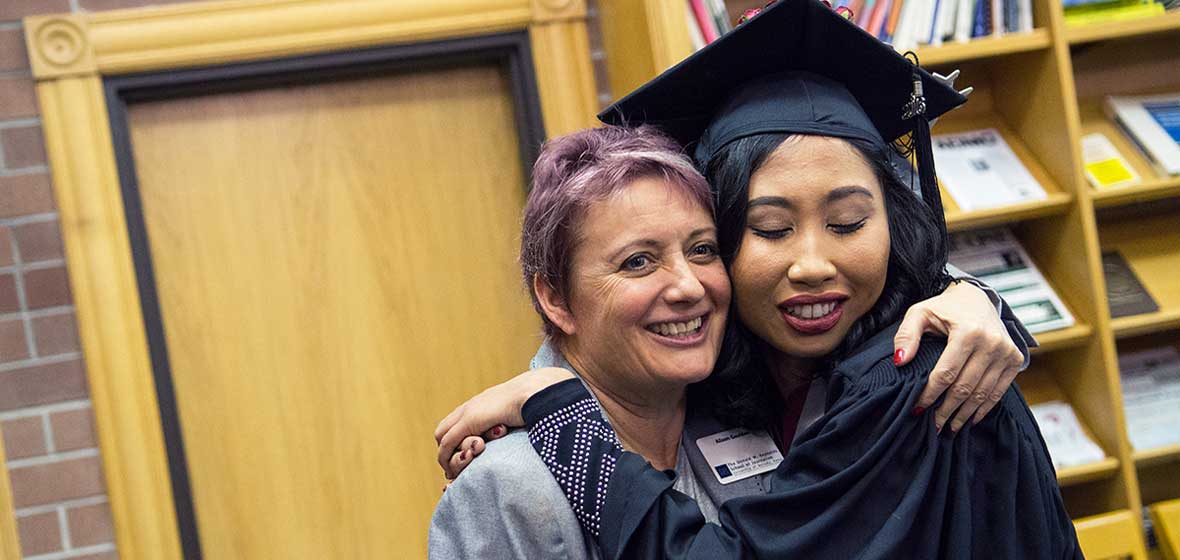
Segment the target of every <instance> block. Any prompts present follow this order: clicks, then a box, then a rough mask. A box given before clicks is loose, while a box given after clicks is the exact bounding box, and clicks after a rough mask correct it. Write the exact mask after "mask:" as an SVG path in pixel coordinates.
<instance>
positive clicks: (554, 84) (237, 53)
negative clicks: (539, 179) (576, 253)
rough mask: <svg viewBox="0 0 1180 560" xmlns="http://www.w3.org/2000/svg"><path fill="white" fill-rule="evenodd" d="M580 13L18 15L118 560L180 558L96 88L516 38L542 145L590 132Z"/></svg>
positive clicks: (205, 7) (564, 3)
mask: <svg viewBox="0 0 1180 560" xmlns="http://www.w3.org/2000/svg"><path fill="white" fill-rule="evenodd" d="M585 13H586V7H585V0H431V1H429V2H426V1H423V0H224V1H214V2H199V3H192V4H178V5H170V6H158V7H149V8H136V9H128V10H116V11H110V12H101V13H81V14H74V15H69V14H67V15H51V16H40V17H29V18H26V19H25V29H26V30H27V41H28V46H29V49H28V50H29V57H30V60H31V66H32V69H33V75H34V76H35V78H36V80H37V82H38V83H37V95H38V100H39V102H40V105H41V109H42V124H43V128H44V133H45V142H46V148H47V152H48V155H49V161H50V167H51V171H52V175H53V182H54V193H55V196H56V198H57V205H58V208H59V211H60V219H61V226H62V230H63V239H64V244H65V249H66V259H67V263H68V270H69V275H70V285H71V290H72V292H73V294H74V301H75V305H76V308H77V315H78V330H79V337H80V339H81V342H82V349H83V354H84V356H85V360H86V368H87V377H88V381H89V384H90V389H91V398H92V401H93V403H94V411H95V421H96V431H97V432H98V437H99V443H100V447H101V449H102V459H103V470H104V473H105V477H106V483H107V489H108V492H109V495H110V505H111V511H112V515H113V518H114V522H115V535H116V541H117V545H118V548H119V553H120V556H122V557H124V558H152V559H157V558H159V559H175V558H180V557H181V547H180V541H179V535H178V532H177V526H176V520H175V517H174V516H175V513H174V512H175V509H174V505H173V498H172V489H171V486H170V482H169V481H170V478H169V474H168V460H167V455H166V452H165V448H164V441H163V434H162V431H161V426H160V421H159V413H158V408H157V403H156V394H155V387H154V381H153V377H152V369H151V363H150V358H149V352H148V346H147V336H146V332H145V330H144V325H143V319H142V316H141V310H140V309H141V308H140V302H139V292H138V286H137V280H136V276H135V269H134V264H133V259H132V255H131V248H130V241H129V237H128V233H127V229H126V221H125V219H124V209H123V199H122V194H121V190H120V184H119V177H118V173H117V171H116V163H115V152H114V147H113V142H112V138H111V133H110V123H109V118H108V114H107V107H106V98H105V96H104V91H103V86H102V80H103V78H105V77H109V76H116V75H120V74H127V73H133V72H146V71H167V70H171V69H181V68H191V67H195V66H206V65H216V64H231V63H239V62H248V61H254V60H264V59H275V58H282V57H291V56H298V55H311V54H319V53H327V52H336V51H341V50H346V49H360V48H367V47H378V46H386V45H393V44H405V43H414V42H422V41H433V40H444V39H454V38H463V37H473V36H480V35H489V34H493V33H503V32H527V33H528V34H529V37H530V41H531V51H532V56H533V62H534V69H535V75H536V79H537V84H538V90H539V95H540V102H541V103H540V105H541V111H542V116H543V119H544V122H545V126H546V130H547V131H548V134H549V135H551V136H552V135H556V134H563V133H566V132H571V131H573V130H576V129H579V128H584V127H587V126H592V125H593V124H594V122H595V121H594V114H595V112H596V110H597V104H596V100H595V87H594V76H593V71H592V68H591V62H590V52H589V42H588V38H587V35H586V26H585ZM0 505H3V504H2V500H0ZM0 509H2V508H0ZM2 515H3V514H0V516H2ZM5 531H6V529H5V527H4V526H3V524H2V522H0V540H6V541H7V540H8V539H5V538H4V535H3V533H4V532H5ZM5 552H6V551H5V549H4V545H0V559H4V558H5V556H4V553H5Z"/></svg>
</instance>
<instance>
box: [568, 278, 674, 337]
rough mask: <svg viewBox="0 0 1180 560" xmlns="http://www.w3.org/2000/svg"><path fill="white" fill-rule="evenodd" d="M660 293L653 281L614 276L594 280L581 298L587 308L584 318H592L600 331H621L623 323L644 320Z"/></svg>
mask: <svg viewBox="0 0 1180 560" xmlns="http://www.w3.org/2000/svg"><path fill="white" fill-rule="evenodd" d="M658 296H659V289H658V287H656V286H655V283H654V282H650V281H645V279H643V278H618V277H611V278H606V279H601V280H599V281H597V282H594V286H593V289H592V290H588V291H587V292H586V293H585V295H584V297H582V298H580V299H581V301H580V303H581V306H580V307H581V309H584V310H586V313H585V314H583V318H584V319H588V320H590V321H593V322H594V323H595V324H596V326H597V328H596V330H599V332H600V334H601V335H604V336H611V335H614V334H617V333H619V332H621V331H620V330H619V329H620V328H621V327H626V326H629V325H634V324H636V323H639V322H642V320H643V318H644V317H645V316H646V315H647V313H648V310H649V309H650V308H651V305H652V302H654V301H656V298H657V297H658ZM575 314H577V310H576V309H575ZM578 320H579V318H578V317H575V321H578Z"/></svg>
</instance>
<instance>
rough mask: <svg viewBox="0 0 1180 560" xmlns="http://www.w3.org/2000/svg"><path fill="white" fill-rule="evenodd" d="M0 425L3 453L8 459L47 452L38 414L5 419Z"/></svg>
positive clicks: (43, 431) (42, 427) (43, 429)
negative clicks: (2, 437)
mask: <svg viewBox="0 0 1180 560" xmlns="http://www.w3.org/2000/svg"><path fill="white" fill-rule="evenodd" d="M0 426H2V427H3V432H4V454H5V455H6V456H7V457H8V459H9V460H12V459H23V458H25V457H36V456H38V455H44V454H46V453H48V452H49V448H48V447H47V446H46V445H45V427H44V426H43V425H42V424H41V417H40V416H30V417H27V418H17V419H15V420H5V421H4V422H3V424H0Z"/></svg>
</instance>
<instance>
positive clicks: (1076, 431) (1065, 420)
mask: <svg viewBox="0 0 1180 560" xmlns="http://www.w3.org/2000/svg"><path fill="white" fill-rule="evenodd" d="M1029 409H1031V410H1032V413H1033V417H1034V418H1036V419H1037V426H1038V427H1040V428H1041V436H1042V437H1044V438H1045V447H1048V448H1049V456H1050V457H1051V458H1052V459H1053V466H1054V467H1056V468H1059V469H1060V468H1064V467H1073V466H1077V465H1085V464H1087V463H1094V462H1097V461H1101V460H1103V459H1105V458H1106V454H1105V453H1103V452H1102V448H1101V447H1098V444H1096V443H1094V440H1092V439H1090V438H1089V437H1088V436H1086V432H1085V431H1084V430H1082V424H1081V423H1080V422H1078V417H1077V416H1076V415H1075V414H1074V413H1073V407H1072V406H1070V405H1069V404H1068V403H1063V402H1061V401H1050V402H1047V403H1041V404H1034V405H1032V406H1029Z"/></svg>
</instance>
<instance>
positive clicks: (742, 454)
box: [697, 428, 783, 484]
mask: <svg viewBox="0 0 1180 560" xmlns="http://www.w3.org/2000/svg"><path fill="white" fill-rule="evenodd" d="M697 448H699V449H700V450H701V454H702V455H704V456H705V460H706V461H708V462H709V466H710V467H712V469H713V475H714V476H716V477H717V482H720V483H721V484H729V483H730V482H735V481H738V480H742V479H745V478H749V477H751V476H754V475H756V474H762V473H764V472H770V471H773V470H774V469H775V468H776V467H778V464H779V463H781V462H783V454H782V453H780V452H779V450H778V447H777V446H775V444H774V440H773V439H770V436H769V435H767V433H766V432H765V431H762V430H746V429H742V428H738V429H735V430H726V431H724V432H717V433H715V434H713V435H711V436H705V437H703V438H700V439H698V440H697Z"/></svg>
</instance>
